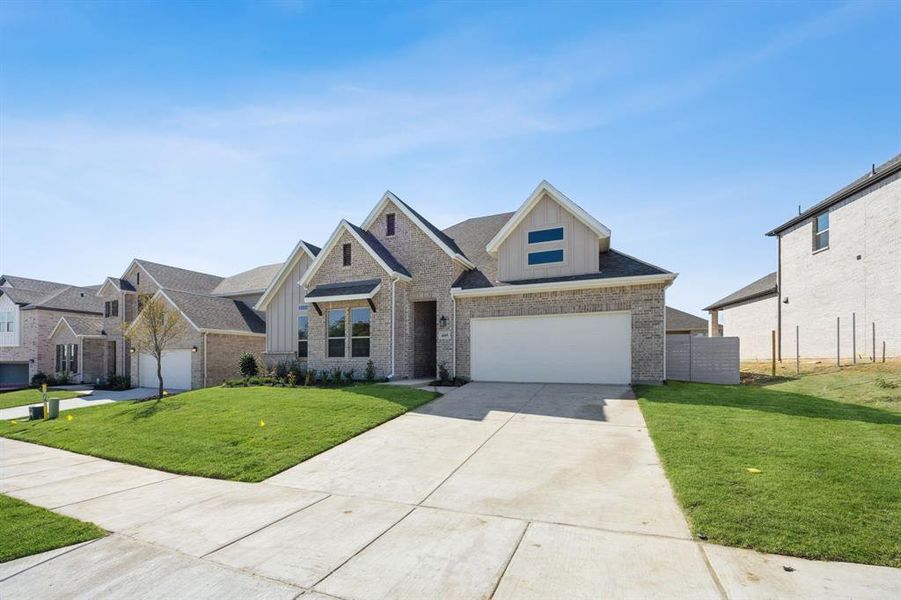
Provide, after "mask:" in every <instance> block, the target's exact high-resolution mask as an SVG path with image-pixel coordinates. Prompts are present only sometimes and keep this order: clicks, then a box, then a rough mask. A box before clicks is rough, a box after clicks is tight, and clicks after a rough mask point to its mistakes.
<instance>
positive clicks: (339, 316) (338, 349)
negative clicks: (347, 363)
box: [328, 308, 347, 358]
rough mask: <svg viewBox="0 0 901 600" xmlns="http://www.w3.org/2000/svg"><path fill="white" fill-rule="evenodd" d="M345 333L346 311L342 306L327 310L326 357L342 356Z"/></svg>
mask: <svg viewBox="0 0 901 600" xmlns="http://www.w3.org/2000/svg"><path fill="white" fill-rule="evenodd" d="M346 335H347V311H345V310H344V309H343V308H339V309H333V310H330V311H328V357H329V358H344V344H345V339H344V338H345V336H346Z"/></svg>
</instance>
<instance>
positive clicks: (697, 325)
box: [666, 306, 707, 331]
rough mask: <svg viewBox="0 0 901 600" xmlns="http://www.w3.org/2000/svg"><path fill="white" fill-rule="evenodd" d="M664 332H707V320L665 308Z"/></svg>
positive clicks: (670, 307) (675, 309)
mask: <svg viewBox="0 0 901 600" xmlns="http://www.w3.org/2000/svg"><path fill="white" fill-rule="evenodd" d="M666 330H667V331H685V330H703V331H707V319H702V318H701V317H696V316H695V315H693V314H690V313H687V312H685V311H682V310H679V309H678V308H673V307H672V306H667V307H666Z"/></svg>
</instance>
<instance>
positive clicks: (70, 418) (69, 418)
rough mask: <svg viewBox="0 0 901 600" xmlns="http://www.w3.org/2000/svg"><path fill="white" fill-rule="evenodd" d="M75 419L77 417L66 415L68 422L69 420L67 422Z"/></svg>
mask: <svg viewBox="0 0 901 600" xmlns="http://www.w3.org/2000/svg"><path fill="white" fill-rule="evenodd" d="M74 418H75V417H73V416H72V415H66V420H67V421H71V420H72V419H74Z"/></svg>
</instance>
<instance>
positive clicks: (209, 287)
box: [122, 258, 223, 293]
mask: <svg viewBox="0 0 901 600" xmlns="http://www.w3.org/2000/svg"><path fill="white" fill-rule="evenodd" d="M133 265H138V266H140V267H141V268H142V269H143V270H144V272H145V273H147V275H149V276H150V278H151V279H152V280H153V282H154V283H156V285H157V287H160V288H163V289H167V290H180V291H185V292H205V293H210V292H212V291H213V289H215V287H216V286H217V285H219V284H220V283H222V280H223V278H222V277H219V276H218V275H210V274H209V273H201V272H199V271H191V270H189V269H182V268H180V267H173V266H171V265H163V264H160V263H155V262H151V261H149V260H144V259H141V258H136V259H134V260H132V261H131V263H130V264H129V265H128V268H127V269H126V270H125V272H124V273H123V274H122V278H123V279H127V276H128V273H129V272H130V271H131V268H132V266H133Z"/></svg>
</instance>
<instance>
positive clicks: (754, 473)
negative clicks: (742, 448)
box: [747, 467, 763, 475]
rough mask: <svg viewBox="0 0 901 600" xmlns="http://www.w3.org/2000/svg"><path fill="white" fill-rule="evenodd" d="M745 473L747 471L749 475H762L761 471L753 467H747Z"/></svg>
mask: <svg viewBox="0 0 901 600" xmlns="http://www.w3.org/2000/svg"><path fill="white" fill-rule="evenodd" d="M747 471H748V473H751V474H752V475H757V474H758V473H763V471H761V470H760V469H755V468H754V467H749V468H748V469H747Z"/></svg>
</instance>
